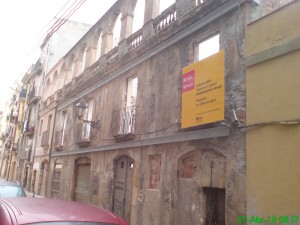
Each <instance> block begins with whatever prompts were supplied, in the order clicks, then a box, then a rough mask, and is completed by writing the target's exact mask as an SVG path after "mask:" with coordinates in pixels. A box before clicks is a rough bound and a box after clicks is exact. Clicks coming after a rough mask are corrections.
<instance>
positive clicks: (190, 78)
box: [182, 70, 195, 92]
mask: <svg viewBox="0 0 300 225" xmlns="http://www.w3.org/2000/svg"><path fill="white" fill-rule="evenodd" d="M194 87H195V71H194V70H192V71H189V72H187V73H186V74H183V75H182V92H186V91H190V90H193V89H194Z"/></svg>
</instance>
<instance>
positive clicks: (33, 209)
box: [0, 197, 129, 225]
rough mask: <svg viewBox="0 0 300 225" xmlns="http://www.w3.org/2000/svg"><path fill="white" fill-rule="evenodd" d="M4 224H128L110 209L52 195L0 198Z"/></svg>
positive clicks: (1, 215)
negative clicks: (46, 196) (53, 197)
mask: <svg viewBox="0 0 300 225" xmlns="http://www.w3.org/2000/svg"><path fill="white" fill-rule="evenodd" d="M0 224H3V225H25V224H26V225H129V224H128V223H127V222H126V221H124V220H123V219H122V218H121V217H119V216H117V215H115V214H114V213H112V212H109V211H107V210H104V209H101V208H98V207H95V206H92V205H87V204H83V203H79V202H71V201H65V200H54V199H49V198H19V197H17V198H4V199H0Z"/></svg>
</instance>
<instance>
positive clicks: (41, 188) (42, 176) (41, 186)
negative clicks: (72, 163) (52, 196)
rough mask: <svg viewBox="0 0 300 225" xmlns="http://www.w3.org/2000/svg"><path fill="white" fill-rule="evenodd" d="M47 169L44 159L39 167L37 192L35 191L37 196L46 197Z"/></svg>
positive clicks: (46, 161)
mask: <svg viewBox="0 0 300 225" xmlns="http://www.w3.org/2000/svg"><path fill="white" fill-rule="evenodd" d="M48 167H49V162H48V160H46V159H45V160H43V161H42V163H41V165H40V173H39V183H38V190H37V194H38V195H42V196H46V189H47V178H48Z"/></svg>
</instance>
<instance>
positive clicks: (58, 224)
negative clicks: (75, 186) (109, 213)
mask: <svg viewBox="0 0 300 225" xmlns="http://www.w3.org/2000/svg"><path fill="white" fill-rule="evenodd" d="M27 225H115V224H112V223H101V222H43V223H29V224H27Z"/></svg>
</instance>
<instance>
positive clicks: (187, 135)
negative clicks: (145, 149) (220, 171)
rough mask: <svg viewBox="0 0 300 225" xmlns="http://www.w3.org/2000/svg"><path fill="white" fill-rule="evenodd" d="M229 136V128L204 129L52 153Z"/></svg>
mask: <svg viewBox="0 0 300 225" xmlns="http://www.w3.org/2000/svg"><path fill="white" fill-rule="evenodd" d="M229 135H230V129H229V128H228V127H215V128H209V129H204V130H197V131H190V132H182V133H177V134H173V135H167V136H160V137H152V138H147V139H143V140H136V141H127V142H121V143H116V144H110V145H100V146H95V147H90V148H82V149H78V150H69V151H61V152H52V156H54V157H55V156H68V155H75V154H84V153H92V152H100V151H109V150H116V149H125V148H135V147H142V146H148V145H159V144H170V143H175V142H183V141H194V140H201V139H207V138H217V137H226V136H229Z"/></svg>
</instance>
